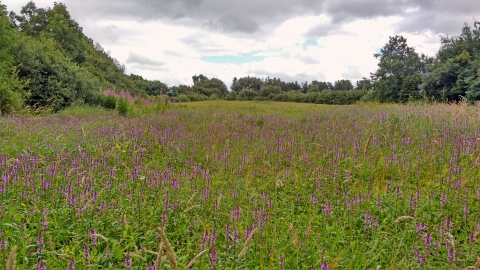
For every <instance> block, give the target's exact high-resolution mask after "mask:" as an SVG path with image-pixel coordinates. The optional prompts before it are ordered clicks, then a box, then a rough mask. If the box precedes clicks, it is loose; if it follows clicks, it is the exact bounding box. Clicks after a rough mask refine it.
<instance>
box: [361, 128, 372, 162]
mask: <svg viewBox="0 0 480 270" xmlns="http://www.w3.org/2000/svg"><path fill="white" fill-rule="evenodd" d="M372 137H373V133H372V134H370V136H369V137H368V140H367V144H365V148H364V149H363V156H365V155H366V154H367V150H368V146H370V142H371V141H372Z"/></svg>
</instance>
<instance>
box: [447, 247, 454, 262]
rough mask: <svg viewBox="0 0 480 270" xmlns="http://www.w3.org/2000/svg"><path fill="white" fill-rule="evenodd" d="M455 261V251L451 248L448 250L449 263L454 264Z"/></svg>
mask: <svg viewBox="0 0 480 270" xmlns="http://www.w3.org/2000/svg"><path fill="white" fill-rule="evenodd" d="M454 261H455V249H454V248H453V247H450V249H448V262H450V263H453V262H454Z"/></svg>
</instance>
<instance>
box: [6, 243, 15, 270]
mask: <svg viewBox="0 0 480 270" xmlns="http://www.w3.org/2000/svg"><path fill="white" fill-rule="evenodd" d="M17 250H18V247H17V246H14V247H13V248H12V250H11V251H10V255H8V261H7V270H15V259H16V257H17Z"/></svg>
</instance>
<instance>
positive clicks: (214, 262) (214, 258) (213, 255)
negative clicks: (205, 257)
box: [210, 247, 218, 270]
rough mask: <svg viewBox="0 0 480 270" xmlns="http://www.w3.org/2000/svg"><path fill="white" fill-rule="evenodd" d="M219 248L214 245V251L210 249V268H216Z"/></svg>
mask: <svg viewBox="0 0 480 270" xmlns="http://www.w3.org/2000/svg"><path fill="white" fill-rule="evenodd" d="M217 255H218V254H217V250H216V249H215V247H212V251H210V268H211V269H212V270H215V266H216V265H217Z"/></svg>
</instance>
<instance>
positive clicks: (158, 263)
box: [155, 240, 163, 270]
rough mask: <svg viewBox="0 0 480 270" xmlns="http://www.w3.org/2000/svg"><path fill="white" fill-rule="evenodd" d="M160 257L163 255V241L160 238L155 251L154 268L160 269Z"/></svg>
mask: <svg viewBox="0 0 480 270" xmlns="http://www.w3.org/2000/svg"><path fill="white" fill-rule="evenodd" d="M162 257H163V241H162V240H160V243H158V253H157V260H156V261H155V270H160V269H161V268H162Z"/></svg>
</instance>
